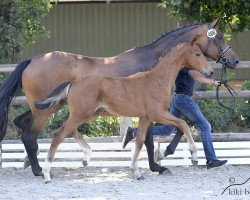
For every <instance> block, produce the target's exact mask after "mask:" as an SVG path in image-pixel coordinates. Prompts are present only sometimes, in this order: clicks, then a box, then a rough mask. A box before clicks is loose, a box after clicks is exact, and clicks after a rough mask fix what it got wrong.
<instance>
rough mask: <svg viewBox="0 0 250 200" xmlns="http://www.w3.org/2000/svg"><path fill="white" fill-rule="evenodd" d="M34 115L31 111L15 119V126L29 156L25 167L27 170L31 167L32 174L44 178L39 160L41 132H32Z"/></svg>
mask: <svg viewBox="0 0 250 200" xmlns="http://www.w3.org/2000/svg"><path fill="white" fill-rule="evenodd" d="M33 121H34V120H33V115H32V112H31V110H29V111H27V112H25V113H24V114H22V115H20V116H18V117H16V118H15V119H14V124H15V125H16V126H17V127H18V129H19V133H21V134H22V135H21V139H22V142H23V144H24V146H25V149H26V152H27V155H28V158H27V156H26V157H25V159H24V167H25V168H27V167H28V166H29V165H31V168H32V172H33V174H34V175H35V176H42V168H41V167H40V165H39V163H38V159H37V150H38V144H37V135H38V133H39V132H35V131H31V127H32V123H33Z"/></svg>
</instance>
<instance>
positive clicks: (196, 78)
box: [188, 70, 219, 86]
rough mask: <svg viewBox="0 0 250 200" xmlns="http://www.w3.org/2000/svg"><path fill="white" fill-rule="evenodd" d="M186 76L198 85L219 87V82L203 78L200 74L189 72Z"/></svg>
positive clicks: (194, 71)
mask: <svg viewBox="0 0 250 200" xmlns="http://www.w3.org/2000/svg"><path fill="white" fill-rule="evenodd" d="M188 75H189V76H190V77H191V78H192V79H193V80H194V81H197V82H199V83H203V84H208V85H215V86H217V85H219V81H216V80H214V79H209V78H206V77H205V76H203V75H202V74H201V73H200V72H198V71H196V70H189V71H188Z"/></svg>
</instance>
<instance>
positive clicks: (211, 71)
mask: <svg viewBox="0 0 250 200" xmlns="http://www.w3.org/2000/svg"><path fill="white" fill-rule="evenodd" d="M213 74H214V71H213V70H205V72H204V75H205V76H206V77H208V78H209V77H211V76H212V75H213Z"/></svg>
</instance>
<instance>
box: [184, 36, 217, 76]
mask: <svg viewBox="0 0 250 200" xmlns="http://www.w3.org/2000/svg"><path fill="white" fill-rule="evenodd" d="M198 37H199V36H196V37H194V38H193V39H192V40H191V41H189V42H187V43H186V44H184V45H185V46H186V45H187V50H186V51H185V53H184V59H185V61H186V66H187V67H190V68H191V69H194V70H197V71H199V72H200V73H202V74H204V75H205V76H207V77H209V76H211V75H212V74H213V68H212V66H211V65H210V64H209V62H208V61H207V59H206V58H205V56H204V55H203V53H202V52H201V50H200V48H199V47H198V46H197V45H196V44H195V42H196V40H197V38H198Z"/></svg>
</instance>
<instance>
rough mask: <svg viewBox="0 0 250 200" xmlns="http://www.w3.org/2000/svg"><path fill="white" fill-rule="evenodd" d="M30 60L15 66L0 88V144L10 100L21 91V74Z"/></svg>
mask: <svg viewBox="0 0 250 200" xmlns="http://www.w3.org/2000/svg"><path fill="white" fill-rule="evenodd" d="M30 62H31V59H28V60H25V61H23V62H21V63H20V64H19V65H17V67H16V69H15V70H14V71H13V72H12V73H11V74H10V75H9V76H8V78H7V79H6V80H5V81H4V82H3V84H2V85H1V86H0V142H1V141H2V140H3V138H4V136H5V134H6V130H7V124H8V110H9V106H10V103H11V100H12V99H13V97H14V96H16V95H17V93H18V92H20V91H21V89H22V74H23V71H24V70H25V69H26V67H27V66H28V65H29V64H30Z"/></svg>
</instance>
